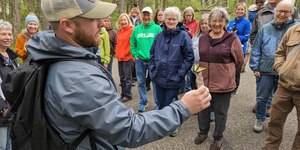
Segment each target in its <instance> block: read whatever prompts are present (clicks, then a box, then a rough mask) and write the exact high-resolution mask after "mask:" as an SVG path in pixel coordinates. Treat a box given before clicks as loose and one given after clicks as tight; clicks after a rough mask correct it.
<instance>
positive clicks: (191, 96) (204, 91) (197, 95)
mask: <svg viewBox="0 0 300 150" xmlns="http://www.w3.org/2000/svg"><path fill="white" fill-rule="evenodd" d="M210 100H211V95H210V94H209V90H208V88H206V87H205V86H201V87H200V88H198V89H197V90H191V91H189V92H187V93H185V94H184V95H183V97H182V98H181V101H182V102H183V103H184V105H185V106H186V107H187V108H188V110H189V112H190V113H191V114H196V113H198V112H200V111H202V110H203V109H205V108H207V107H208V106H209V105H210Z"/></svg>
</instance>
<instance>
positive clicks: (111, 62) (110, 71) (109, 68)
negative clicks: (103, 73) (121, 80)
mask: <svg viewBox="0 0 300 150" xmlns="http://www.w3.org/2000/svg"><path fill="white" fill-rule="evenodd" d="M113 61H114V58H113V57H110V62H109V64H108V68H107V71H108V72H109V73H110V74H112V64H113Z"/></svg>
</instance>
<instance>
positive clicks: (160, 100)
mask: <svg viewBox="0 0 300 150" xmlns="http://www.w3.org/2000/svg"><path fill="white" fill-rule="evenodd" d="M155 88H156V96H157V103H156V104H157V109H163V108H164V107H165V106H168V105H170V104H171V103H172V102H173V101H175V100H178V94H179V88H174V89H166V88H162V87H160V86H157V85H155Z"/></svg>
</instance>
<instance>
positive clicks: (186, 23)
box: [183, 19, 197, 24]
mask: <svg viewBox="0 0 300 150" xmlns="http://www.w3.org/2000/svg"><path fill="white" fill-rule="evenodd" d="M196 21H197V20H195V19H193V20H192V21H191V22H186V21H185V20H183V23H184V24H192V23H194V22H196Z"/></svg>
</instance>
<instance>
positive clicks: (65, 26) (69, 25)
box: [59, 19, 76, 34]
mask: <svg viewBox="0 0 300 150" xmlns="http://www.w3.org/2000/svg"><path fill="white" fill-rule="evenodd" d="M59 25H60V28H61V29H62V30H64V31H66V32H68V33H70V34H73V33H74V29H75V27H76V25H75V23H74V22H73V21H72V20H69V19H61V20H60V21H59Z"/></svg>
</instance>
